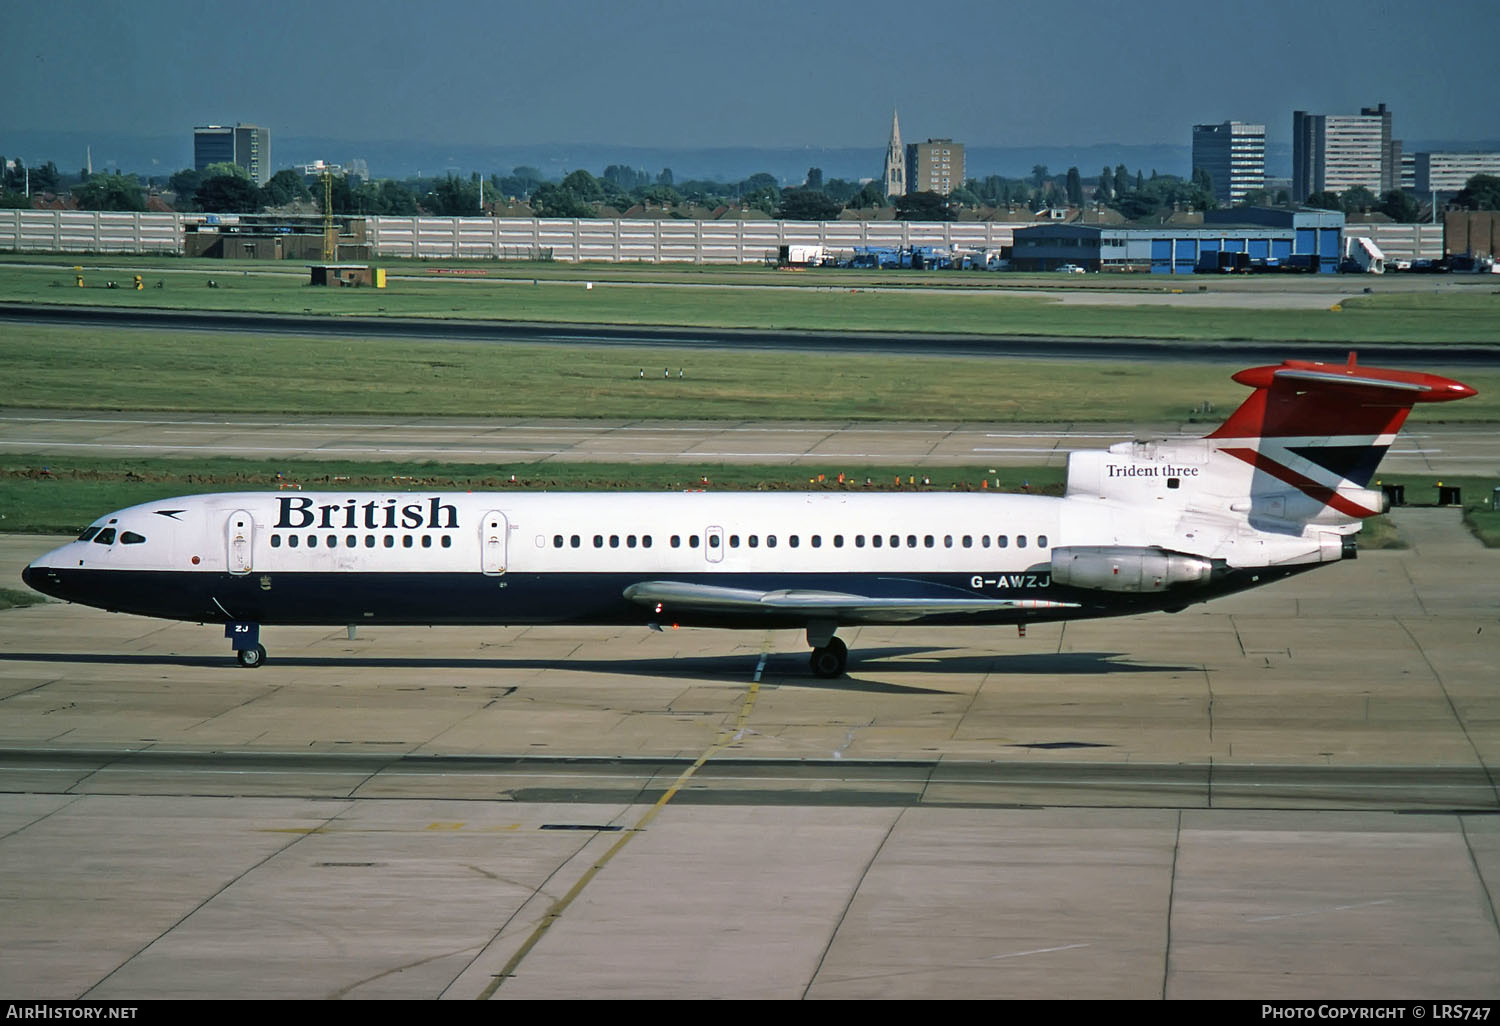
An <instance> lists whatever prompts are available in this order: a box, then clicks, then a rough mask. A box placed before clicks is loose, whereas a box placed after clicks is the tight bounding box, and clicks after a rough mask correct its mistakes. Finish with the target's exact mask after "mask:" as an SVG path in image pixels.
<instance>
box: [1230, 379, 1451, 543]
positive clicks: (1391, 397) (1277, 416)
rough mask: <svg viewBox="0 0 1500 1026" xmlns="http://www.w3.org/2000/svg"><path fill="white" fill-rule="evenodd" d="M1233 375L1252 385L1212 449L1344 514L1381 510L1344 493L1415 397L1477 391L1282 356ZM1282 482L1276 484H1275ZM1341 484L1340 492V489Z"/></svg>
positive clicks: (1359, 480) (1376, 456) (1357, 486)
mask: <svg viewBox="0 0 1500 1026" xmlns="http://www.w3.org/2000/svg"><path fill="white" fill-rule="evenodd" d="M1234 380H1236V381H1238V382H1239V383H1240V384H1242V385H1249V386H1251V387H1252V388H1254V389H1255V391H1254V392H1252V393H1251V394H1250V397H1249V398H1248V399H1246V400H1245V402H1244V403H1243V404H1241V406H1240V408H1239V409H1237V410H1235V411H1234V413H1232V414H1231V415H1230V417H1229V419H1228V420H1226V421H1225V422H1224V423H1223V424H1222V425H1221V426H1220V427H1219V429H1218V430H1216V431H1214V432H1213V433H1212V434H1210V435H1209V436H1208V440H1209V442H1210V444H1212V445H1213V446H1214V448H1215V449H1217V450H1219V451H1220V452H1222V453H1224V454H1225V455H1228V456H1233V457H1235V458H1236V459H1239V460H1243V461H1244V462H1245V463H1247V464H1249V465H1250V466H1251V467H1253V468H1254V469H1255V470H1256V471H1258V472H1259V473H1258V474H1257V475H1256V477H1257V478H1259V477H1260V476H1261V474H1264V475H1268V476H1269V477H1271V478H1275V479H1276V480H1277V481H1279V482H1282V485H1290V486H1292V487H1293V488H1295V489H1297V490H1298V491H1300V492H1302V493H1304V494H1306V495H1307V496H1308V497H1310V498H1312V499H1315V500H1316V501H1317V502H1319V503H1322V504H1324V505H1327V506H1330V507H1332V508H1333V509H1335V510H1337V511H1338V512H1340V513H1343V514H1345V515H1346V516H1350V517H1355V518H1362V517H1367V516H1371V515H1373V514H1375V513H1378V512H1379V510H1378V509H1371V508H1368V504H1366V503H1362V502H1360V501H1358V500H1357V499H1356V498H1354V497H1352V496H1351V495H1350V494H1349V493H1350V492H1351V491H1354V490H1362V489H1364V488H1365V486H1366V485H1368V484H1369V483H1370V479H1371V478H1372V477H1373V476H1374V475H1375V468H1376V467H1377V466H1379V464H1380V460H1381V458H1382V457H1383V456H1385V453H1386V450H1387V449H1389V448H1390V445H1391V442H1393V441H1394V440H1395V438H1396V432H1398V431H1400V430H1401V425H1402V424H1403V423H1405V422H1406V415H1407V414H1408V413H1410V412H1411V408H1412V405H1413V404H1415V403H1437V402H1448V401H1450V400H1453V399H1466V398H1468V397H1469V396H1471V395H1474V394H1476V393H1475V390H1474V389H1472V388H1470V387H1469V386H1468V385H1464V384H1461V383H1459V382H1457V381H1454V380H1452V379H1450V378H1444V377H1439V376H1438V375H1436V374H1423V373H1418V372H1416V371H1399V370H1382V369H1380V368H1376V367H1360V366H1358V365H1357V364H1356V362H1355V354H1354V353H1350V354H1349V362H1348V363H1346V364H1337V363H1314V362H1310V361H1304V360H1287V361H1286V362H1284V363H1282V364H1281V365H1280V366H1272V367H1252V368H1251V369H1249V370H1243V371H1240V372H1239V373H1238V374H1236V375H1235V376H1234ZM1277 487H1280V486H1277ZM1341 490H1342V491H1343V492H1344V494H1340V492H1341Z"/></svg>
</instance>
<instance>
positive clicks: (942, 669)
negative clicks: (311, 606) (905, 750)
mask: <svg viewBox="0 0 1500 1026" xmlns="http://www.w3.org/2000/svg"><path fill="white" fill-rule="evenodd" d="M950 651H952V650H951V649H946V648H943V647H941V646H909V647H899V648H898V647H891V648H868V649H861V650H860V651H859V652H858V653H857V654H856V656H855V657H854V658H853V659H851V660H850V671H851V674H850V676H847V677H841V678H838V679H834V680H827V679H823V678H819V677H814V676H812V675H811V674H810V673H809V672H808V669H807V657H806V656H805V655H803V654H801V653H790V652H783V653H776V654H773V655H771V656H770V657H769V658H768V659H767V660H766V664H765V666H764V667H763V668H761V678H760V679H761V680H762V681H764V682H765V683H767V684H774V685H776V686H779V687H807V688H815V689H819V690H842V691H880V692H890V693H911V694H923V693H926V694H946V693H947V692H946V691H944V690H943V689H941V688H923V687H916V686H913V685H910V684H898V683H895V682H893V681H882V680H878V679H871V678H870V677H869V676H867V675H869V674H876V675H881V676H883V675H885V674H889V673H913V672H917V673H924V674H927V673H930V674H945V675H946V674H1000V675H1026V674H1035V675H1045V676H1048V677H1069V676H1084V675H1089V676H1092V675H1099V674H1120V673H1184V672H1196V671H1198V670H1199V669H1201V667H1198V666H1187V665H1161V664H1153V663H1137V662H1128V661H1124V660H1126V659H1128V657H1127V656H1125V655H1124V654H1123V653H1119V652H1056V653H1028V654H1025V655H981V654H968V655H945V654H943V653H945V652H950ZM757 658H758V657H756V656H753V655H749V654H746V653H743V652H741V653H736V654H734V655H716V656H686V657H681V656H679V657H677V658H649V659H569V658H538V659H508V658H506V657H504V656H498V657H496V658H487V659H474V658H467V657H456V656H455V657H447V658H445V657H441V656H432V657H404V656H392V657H383V656H361V655H333V656H279V657H274V658H273V659H271V660H268V661H267V663H266V667H267V670H266V671H263V672H268V673H269V672H274V670H275V668H277V667H287V668H297V669H313V668H316V669H340V668H350V667H359V668H367V669H385V670H422V669H458V670H546V669H556V670H569V671H573V672H576V673H596V674H613V675H620V674H626V675H634V676H641V677H658V678H668V679H673V680H679V681H689V680H690V681H701V682H703V683H715V684H726V683H728V684H740V683H744V682H745V681H746V679H747V677H749V675H750V673H751V672H752V670H753V668H754V667H755V665H756V660H757ZM0 660H5V661H7V662H39V663H76V664H92V665H100V666H110V665H114V666H194V667H211V668H217V669H223V670H225V671H226V672H227V671H230V670H234V671H239V669H240V668H239V667H237V666H235V664H234V662H233V660H232V659H231V658H230V657H229V656H227V655H224V656H217V655H176V654H161V655H141V654H124V653H121V654H103V653H97V652H0ZM252 679H253V678H252Z"/></svg>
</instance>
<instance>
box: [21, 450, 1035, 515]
mask: <svg viewBox="0 0 1500 1026" xmlns="http://www.w3.org/2000/svg"><path fill="white" fill-rule="evenodd" d="M44 468H45V469H44ZM989 470H990V468H988V467H929V468H925V469H919V468H913V467H902V466H873V465H872V466H844V465H841V466H838V467H830V468H829V469H826V470H812V469H808V468H801V467H785V466H741V465H721V464H704V465H699V466H692V467H685V466H682V465H636V464H621V463H599V464H590V463H566V464H564V463H559V464H546V465H538V464H534V463H533V464H516V465H514V466H512V467H503V466H502V467H496V466H494V465H483V466H481V465H474V464H420V465H414V464H409V463H406V464H396V463H386V464H383V463H323V462H301V461H294V460H281V461H276V462H271V461H253V460H233V459H221V460H175V459H156V460H131V461H128V462H127V463H118V462H115V461H109V460H88V459H83V460H73V459H69V458H66V457H65V458H62V459H50V458H49V459H46V460H37V461H36V462H34V463H31V462H26V461H25V460H24V458H20V457H6V458H5V461H4V464H3V465H0V531H7V532H18V533H33V534H74V533H77V532H78V531H80V530H81V529H82V528H84V527H85V526H87V525H88V524H89V523H91V522H92V521H93V520H94V519H96V518H97V517H99V516H100V515H102V514H104V513H106V512H109V511H111V510H116V509H122V508H124V507H126V506H133V505H135V504H137V503H142V502H151V501H153V500H156V499H163V498H168V497H171V496H175V495H198V494H203V493H206V492H221V491H223V492H230V491H261V490H275V489H279V488H306V489H339V490H344V489H347V490H351V491H376V490H385V491H407V490H412V489H423V490H426V489H441V490H445V491H505V490H508V489H522V490H532V491H626V490H628V491H683V490H687V489H705V488H706V489H713V490H715V491H792V490H813V491H896V490H902V491H943V492H946V491H988V490H992V489H996V488H998V490H1001V491H1012V492H1033V493H1038V494H1050V495H1061V494H1062V489H1063V479H1064V471H1063V470H1062V468H1036V467H1028V468H1025V469H1008V468H1002V469H1000V470H998V472H997V473H995V474H991V473H989ZM840 474H842V475H843V480H842V481H840V480H839V475H840ZM997 482H998V485H997Z"/></svg>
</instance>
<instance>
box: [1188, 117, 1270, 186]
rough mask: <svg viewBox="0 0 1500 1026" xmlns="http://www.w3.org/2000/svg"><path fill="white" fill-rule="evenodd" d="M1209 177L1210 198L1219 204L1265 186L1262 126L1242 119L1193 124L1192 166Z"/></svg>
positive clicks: (1263, 126) (1263, 132)
mask: <svg viewBox="0 0 1500 1026" xmlns="http://www.w3.org/2000/svg"><path fill="white" fill-rule="evenodd" d="M1199 168H1202V169H1203V170H1205V171H1207V172H1208V173H1209V176H1210V177H1211V178H1212V179H1213V186H1214V198H1215V199H1217V200H1218V201H1219V203H1220V205H1222V206H1229V205H1231V204H1234V203H1238V202H1239V201H1240V200H1242V199H1244V198H1245V194H1246V193H1248V192H1251V191H1253V190H1255V189H1260V188H1263V187H1264V186H1265V181H1266V126H1265V125H1255V124H1251V123H1249V122H1246V121H1225V122H1222V123H1221V124H1217V125H1194V126H1193V170H1194V171H1197V170H1198V169H1199Z"/></svg>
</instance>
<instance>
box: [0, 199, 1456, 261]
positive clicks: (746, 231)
mask: <svg viewBox="0 0 1500 1026" xmlns="http://www.w3.org/2000/svg"><path fill="white" fill-rule="evenodd" d="M201 216H202V215H194V214H175V213H165V214H155V213H128V212H112V211H90V210H9V209H0V252H18V253H122V254H124V253H137V254H149V253H169V254H179V255H180V254H181V253H182V252H183V234H184V225H185V223H186V222H187V221H188V220H189V219H193V220H197V219H198V218H200V217H201ZM1021 227H1025V225H1023V224H1017V223H1001V222H996V221H950V222H940V223H929V222H917V221H675V220H661V221H654V220H607V221H606V220H593V219H587V218H583V219H571V218H569V219H563V218H530V217H527V218H493V217H371V218H367V219H366V229H367V232H368V239H369V241H370V243H371V244H372V252H373V253H374V254H375V257H376V258H377V259H378V258H381V257H386V258H389V257H414V258H419V259H433V260H451V259H463V258H473V259H491V260H494V259H510V260H529V259H535V258H538V257H542V256H547V255H550V257H551V258H552V259H553V260H561V261H565V262H568V263H576V262H578V261H580V260H599V261H606V262H613V261H625V260H635V261H643V262H647V263H661V262H680V263H695V264H716V263H717V264H745V263H758V262H760V261H763V260H765V259H767V258H768V257H774V256H775V255H776V249H777V247H778V246H783V245H814V246H817V245H821V246H823V247H824V248H825V249H827V250H831V251H834V252H838V251H847V250H852V249H853V248H854V247H855V246H882V247H897V246H944V247H949V246H965V247H970V248H973V249H986V250H996V249H999V248H1000V247H1002V246H1009V245H1011V241H1012V232H1013V231H1014V230H1015V229H1016V228H1021ZM1344 234H1345V235H1350V236H1353V235H1363V236H1368V237H1370V238H1372V239H1374V240H1375V243H1376V245H1378V246H1379V247H1380V248H1381V250H1383V251H1384V252H1385V254H1386V255H1387V256H1392V257H1405V258H1407V259H1416V258H1419V257H1421V258H1428V259H1436V258H1438V257H1441V256H1442V255H1443V226H1442V225H1440V224H1436V225H1434V224H1369V225H1362V224H1351V225H1348V226H1346V227H1345V229H1344Z"/></svg>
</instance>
